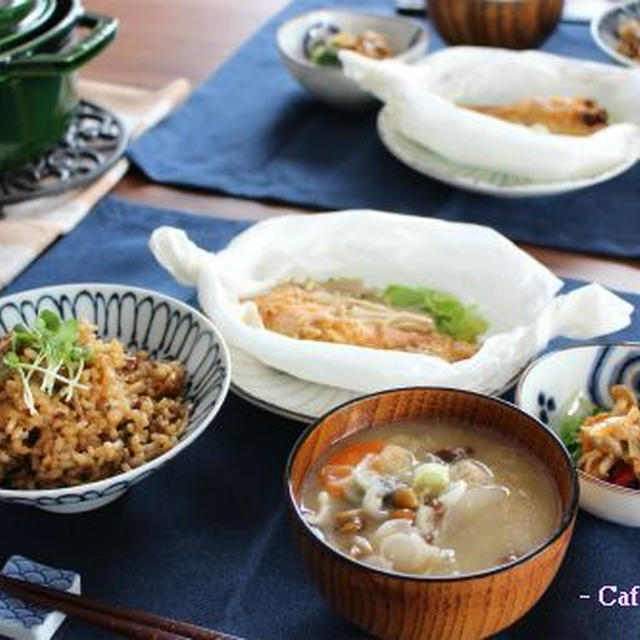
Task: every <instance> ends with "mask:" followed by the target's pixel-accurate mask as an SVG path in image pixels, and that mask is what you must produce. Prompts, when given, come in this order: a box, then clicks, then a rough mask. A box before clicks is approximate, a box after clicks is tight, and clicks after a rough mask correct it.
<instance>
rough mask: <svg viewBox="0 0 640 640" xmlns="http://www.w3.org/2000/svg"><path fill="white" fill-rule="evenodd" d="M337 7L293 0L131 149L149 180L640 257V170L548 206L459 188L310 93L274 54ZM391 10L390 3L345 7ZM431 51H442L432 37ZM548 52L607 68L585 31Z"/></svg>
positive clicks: (556, 40) (573, 32)
mask: <svg viewBox="0 0 640 640" xmlns="http://www.w3.org/2000/svg"><path fill="white" fill-rule="evenodd" d="M341 4H343V3H341V2H340V1H339V0H296V1H295V2H293V3H292V4H291V5H289V6H288V7H287V8H286V9H284V10H283V11H282V12H281V13H280V14H278V15H277V16H275V17H274V18H273V19H271V20H270V21H269V22H268V23H267V24H266V25H265V26H264V27H263V28H262V29H260V30H259V31H258V32H257V33H256V34H255V35H253V36H252V37H251V38H250V39H249V40H248V42H247V43H246V44H244V45H243V46H242V47H241V48H240V49H239V50H238V51H237V52H236V53H235V55H234V56H233V57H232V58H231V59H230V60H229V61H228V62H226V63H225V64H224V65H223V66H222V67H221V68H220V70H219V71H218V72H217V73H215V74H214V75H213V76H212V77H211V78H210V79H209V80H208V81H206V82H205V83H204V84H203V85H202V86H201V87H200V88H199V89H198V90H196V91H195V93H194V94H193V95H192V96H191V98H190V99H189V100H188V101H187V102H186V104H185V105H184V106H183V107H182V108H181V109H180V110H179V111H178V112H177V113H176V114H175V115H173V116H172V117H170V118H169V119H167V120H166V121H165V122H163V123H162V124H161V125H159V126H158V127H156V128H155V129H153V130H152V131H150V132H148V133H147V134H146V135H145V136H143V137H142V138H141V139H140V140H139V141H138V142H137V143H136V144H134V145H133V147H132V149H131V150H130V157H131V159H132V160H133V161H134V162H135V164H136V165H137V166H138V167H139V168H140V169H141V170H142V171H143V172H144V173H145V174H146V175H147V176H148V177H149V178H151V179H152V180H155V181H157V182H162V183H168V184H175V185H182V186H188V187H197V188H202V189H208V190H213V191H221V192H224V193H228V194H231V195H235V196H241V197H246V198H261V199H274V200H279V201H284V202H288V203H292V204H296V205H302V206H309V207H312V208H319V209H347V208H375V209H383V210H388V211H398V212H404V213H412V214H415V215H429V216H436V217H439V218H444V219H447V220H460V221H468V222H477V223H480V224H486V225H489V226H492V227H494V228H495V229H498V230H499V231H501V232H502V233H504V234H505V235H507V236H509V237H510V238H511V239H513V240H515V241H517V242H521V243H529V244H537V245H542V246H547V247H555V248H559V249H566V250H574V251H588V252H598V253H603V254H607V255H611V256H619V257H640V206H639V204H638V203H639V202H640V166H636V167H634V168H633V169H631V170H630V171H628V172H627V173H625V174H624V175H622V176H619V177H618V178H615V179H614V180H611V181H610V182H607V183H605V184H602V185H598V186H594V187H591V188H588V189H585V190H582V191H579V192H574V193H571V194H566V195H563V196H555V197H548V198H526V199H517V200H504V199H499V198H492V197H488V196H482V195H477V194H470V193H466V192H463V191H459V190H456V189H453V188H451V187H449V186H447V185H444V184H442V183H439V182H437V181H434V180H431V179H430V178H426V177H425V176H423V175H421V174H419V173H417V172H415V171H413V170H412V169H409V168H408V167H406V166H404V165H403V164H402V163H400V162H399V161H398V160H396V159H395V158H394V157H393V156H391V154H390V153H389V152H388V151H387V150H386V149H385V148H384V146H383V145H382V143H381V142H380V140H379V139H378V135H377V133H376V123H375V119H376V113H375V111H370V112H365V113H359V114H353V113H351V114H350V113H344V112H340V111H337V110H334V109H331V108H329V107H327V106H324V105H323V104H322V103H320V102H318V101H317V100H315V99H313V98H312V97H310V96H309V95H308V94H306V93H305V92H304V91H303V90H302V89H301V88H300V87H299V86H298V85H297V83H296V82H295V80H293V79H292V78H291V77H290V76H289V73H288V72H287V70H286V69H285V68H284V66H283V65H282V63H281V62H280V60H279V59H278V54H277V51H276V47H275V32H276V29H277V27H278V26H279V25H280V24H281V23H282V22H283V21H284V20H286V19H287V18H288V17H291V16H292V15H295V14H297V13H301V12H303V11H306V10H309V9H312V8H318V7H321V6H334V5H341ZM349 5H350V6H353V7H360V8H361V9H365V10H372V11H385V12H390V11H391V6H392V2H391V1H390V0H350V2H349ZM430 38H431V45H430V48H431V49H432V50H433V49H437V48H440V47H441V46H442V42H441V41H440V40H439V38H438V36H437V34H436V33H435V31H433V30H431V33H430ZM543 49H544V50H545V51H549V52H553V53H557V54H562V55H568V56H574V57H580V58H588V59H592V60H596V61H601V62H604V61H607V58H606V57H605V56H604V54H602V53H601V52H600V51H599V49H597V48H596V45H595V44H594V43H593V41H592V40H591V36H590V35H589V29H588V27H587V26H586V25H584V24H574V23H561V24H560V26H559V27H558V29H557V31H556V32H555V34H554V35H553V36H552V37H551V38H550V39H549V41H548V42H547V43H546V44H545V46H544V47H543Z"/></svg>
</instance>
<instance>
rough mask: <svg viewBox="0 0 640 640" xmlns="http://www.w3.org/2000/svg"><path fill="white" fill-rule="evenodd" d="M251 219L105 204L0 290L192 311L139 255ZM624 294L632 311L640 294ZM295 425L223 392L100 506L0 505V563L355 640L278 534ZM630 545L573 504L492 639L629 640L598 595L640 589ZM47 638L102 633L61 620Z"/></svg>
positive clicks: (223, 615) (193, 609)
mask: <svg viewBox="0 0 640 640" xmlns="http://www.w3.org/2000/svg"><path fill="white" fill-rule="evenodd" d="M248 224H249V223H246V222H236V221H230V220H221V219H211V218H207V217H204V216H190V215H185V214H181V213H176V212H170V211H165V210H159V209H152V208H149V207H145V206H141V205H138V204H133V203H130V202H127V201H123V200H118V199H115V198H109V199H107V200H105V201H103V202H102V203H101V204H100V205H99V206H98V207H97V208H96V209H95V210H94V211H93V212H92V213H90V214H89V215H88V216H87V218H86V219H85V220H84V221H83V222H82V223H81V224H80V225H79V226H78V227H77V228H76V229H75V230H74V231H73V232H72V233H71V234H69V235H68V236H66V237H65V238H63V239H61V240H60V241H59V242H58V243H57V244H55V245H54V246H53V247H52V248H51V249H50V250H49V251H48V252H47V253H46V254H44V255H43V256H42V257H41V258H40V259H39V260H37V261H36V262H35V263H34V264H33V265H32V266H31V267H30V268H29V269H27V271H25V272H24V273H23V275H22V276H21V277H20V278H18V279H17V280H16V281H14V282H13V284H12V285H11V286H10V287H8V288H7V290H5V291H4V292H3V293H11V292H15V291H20V290H24V289H28V288H32V287H39V286H46V285H53V284H59V283H67V282H80V281H85V282H89V281H103V282H114V283H123V284H131V285H137V286H142V287H149V288H151V289H155V290H159V291H162V292H163V293H166V294H169V295H173V296H176V297H178V298H181V299H183V300H185V301H187V302H189V303H192V304H194V303H195V299H194V292H193V291H192V290H190V289H185V288H183V287H181V286H180V285H177V284H176V283H175V282H174V281H173V280H172V278H171V277H170V276H169V275H168V274H166V273H165V272H164V271H163V270H162V269H161V268H160V267H159V266H158V265H157V264H156V263H155V261H154V259H153V258H152V256H151V254H150V253H149V251H148V249H147V240H148V237H149V234H150V233H151V231H152V230H153V229H154V228H156V227H158V226H160V225H174V226H180V227H182V228H183V229H185V231H187V233H188V234H189V235H190V236H191V237H192V238H193V239H194V240H195V241H196V242H198V243H199V244H201V245H202V246H205V247H207V248H209V249H212V250H218V249H220V248H222V247H223V246H224V245H226V244H227V242H228V241H229V240H230V239H231V238H232V237H233V236H234V235H235V234H236V233H238V232H239V231H241V230H242V229H244V228H246V226H248ZM575 284H576V283H572V284H571V285H570V286H575ZM624 297H625V298H626V299H628V300H629V301H630V302H632V303H633V304H635V305H636V307H637V308H638V307H640V297H638V296H632V295H625V296H624ZM639 329H640V317H638V314H636V317H635V318H634V324H633V326H632V327H631V328H629V329H627V330H625V331H621V332H619V333H618V334H616V335H615V336H611V338H612V339H613V338H617V339H630V338H632V337H634V336H637V335H638V330H639ZM300 430H301V427H300V425H298V424H295V423H292V422H289V421H287V420H285V419H283V418H279V417H276V416H273V415H271V414H269V413H266V412H264V411H262V410H260V409H257V408H255V407H253V406H252V405H250V404H248V403H247V402H246V401H244V400H241V399H240V398H237V397H235V396H233V395H230V396H229V398H228V400H227V401H226V402H225V404H224V406H223V408H222V411H221V413H220V414H219V416H218V417H217V418H216V420H215V423H214V424H213V425H212V426H211V428H210V429H209V430H208V431H207V432H206V433H205V434H204V435H203V436H202V437H201V438H200V439H199V440H198V441H197V443H195V444H194V445H193V446H192V447H190V448H189V449H187V450H186V451H185V452H183V453H181V454H180V455H179V456H178V457H177V458H176V459H175V460H173V461H171V462H170V463H169V464H167V465H166V466H165V467H164V468H163V469H162V470H160V471H159V472H158V473H157V474H155V475H154V476H153V477H151V478H149V479H148V480H145V481H144V482H143V483H142V484H140V485H139V486H137V487H135V488H134V489H133V490H132V491H131V492H130V493H128V494H127V495H126V496H125V497H124V498H122V499H120V500H118V501H117V502H115V503H113V504H111V505H108V506H107V507H104V508H102V509H100V510H98V511H94V512H91V513H87V514H78V515H56V514H50V513H45V512H42V511H37V510H33V509H29V508H26V507H21V506H17V505H4V504H0V523H1V535H0V564H1V563H2V562H3V561H4V559H6V558H7V557H8V556H10V555H12V554H22V555H26V556H28V557H31V558H33V559H35V560H38V561H40V562H43V563H45V564H48V565H51V566H55V567H62V568H69V569H75V570H77V571H79V572H81V573H82V581H83V591H84V592H85V593H87V594H89V595H92V596H95V597H97V598H100V599H103V600H105V601H107V602H111V603H114V604H119V605H121V606H126V607H130V608H138V609H143V610H148V611H151V612H154V613H158V614H161V615H167V616H171V617H175V618H180V619H185V620H190V621H193V622H195V623H198V624H201V625H205V626H209V627H212V628H217V629H222V630H225V631H227V632H231V633H234V634H236V635H241V636H243V637H245V638H247V639H251V640H301V639H304V640H359V639H361V638H366V637H368V636H367V635H366V634H364V633H362V632H361V631H359V630H357V629H355V628H354V627H352V626H351V625H349V624H348V623H346V622H344V621H343V620H342V619H341V618H339V617H338V616H337V615H335V614H334V613H332V611H331V610H330V608H329V607H328V605H327V604H326V603H325V601H324V600H323V599H322V598H321V597H320V595H319V594H318V593H317V592H316V590H315V588H314V587H313V585H312V584H311V582H310V580H309V579H308V577H307V575H306V573H305V571H304V569H303V567H302V564H301V561H300V559H299V556H298V552H297V549H296V548H295V545H294V543H293V537H292V536H291V535H290V532H289V529H288V524H287V521H286V517H285V501H284V495H283V485H282V473H283V470H284V465H285V461H286V458H287V455H288V453H289V451H290V449H291V447H292V445H293V443H294V441H295V439H296V438H297V437H298V435H299V433H300ZM637 539H638V532H637V530H635V529H628V528H624V527H619V526H615V525H613V524H609V523H606V522H603V521H600V520H597V519H595V518H593V517H591V516H589V515H588V514H586V513H582V512H581V513H580V515H579V518H578V525H577V529H576V533H575V536H574V539H573V542H572V544H571V547H570V549H569V552H568V556H567V559H566V561H565V563H564V565H563V567H562V569H561V570H560V573H559V575H558V577H557V579H556V580H555V581H554V583H553V584H552V586H551V588H550V589H549V591H548V592H547V593H546V594H545V596H544V597H543V598H542V600H541V601H540V603H539V604H538V605H537V606H536V607H535V608H534V609H533V610H532V611H531V613H530V614H529V615H528V616H526V617H525V619H524V620H523V621H522V622H520V623H519V624H517V625H516V626H514V627H512V628H511V629H510V630H508V631H507V632H504V633H503V634H501V635H500V638H502V639H504V640H520V639H535V640H542V639H545V640H554V639H557V640H568V639H570V638H576V639H580V640H585V639H589V638H594V639H595V638H606V639H607V640H629V639H631V638H634V637H635V635H634V634H635V633H636V630H637V629H638V626H639V625H640V608H636V609H631V608H629V609H622V608H618V607H608V608H607V607H602V606H599V605H598V604H597V602H596V598H597V591H598V589H599V588H600V587H601V586H602V585H607V584H610V585H618V586H619V587H620V588H621V589H622V588H625V589H628V588H630V587H631V586H632V585H633V584H635V583H636V582H637V580H638V550H637V549H638V542H637ZM580 594H590V595H591V600H581V599H580V598H579V595H580ZM56 638H59V640H97V639H107V638H113V635H112V634H108V633H105V632H103V631H100V630H96V629H92V628H89V627H86V626H84V625H83V624H81V623H79V622H77V621H69V622H67V623H65V625H64V626H63V627H62V629H61V630H60V632H59V633H58V635H57V636H56Z"/></svg>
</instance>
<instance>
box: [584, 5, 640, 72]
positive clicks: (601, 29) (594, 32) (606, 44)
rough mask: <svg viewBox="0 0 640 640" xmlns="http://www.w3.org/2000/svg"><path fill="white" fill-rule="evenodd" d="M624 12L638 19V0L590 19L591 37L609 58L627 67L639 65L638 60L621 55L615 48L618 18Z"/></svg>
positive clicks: (639, 6)
mask: <svg viewBox="0 0 640 640" xmlns="http://www.w3.org/2000/svg"><path fill="white" fill-rule="evenodd" d="M625 14H626V15H627V16H628V17H630V18H637V19H638V20H640V2H639V1H638V0H632V1H631V2H626V3H625V4H623V5H618V6H616V7H612V8H611V9H608V10H607V11H605V12H604V13H601V14H600V15H598V16H596V17H594V18H593V20H592V21H591V37H592V38H593V39H594V40H595V43H596V44H597V45H598V47H600V49H602V51H604V52H605V53H606V54H607V55H608V56H609V57H610V58H613V59H614V60H617V61H618V62H620V63H622V64H624V65H627V66H628V67H634V66H636V65H640V61H638V60H632V59H631V58H627V56H623V55H622V54H621V53H618V51H617V50H616V46H617V44H618V33H617V29H618V20H619V19H620V18H621V17H622V16H624V15H625Z"/></svg>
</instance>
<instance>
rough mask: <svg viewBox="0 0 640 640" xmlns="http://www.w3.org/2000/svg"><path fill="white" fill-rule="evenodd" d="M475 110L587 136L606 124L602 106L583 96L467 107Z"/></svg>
mask: <svg viewBox="0 0 640 640" xmlns="http://www.w3.org/2000/svg"><path fill="white" fill-rule="evenodd" d="M464 108H465V109H470V110H471V111H477V112H478V113H483V114H485V115H487V116H493V117H494V118H499V119H501V120H506V121H507V122H513V123H514V124H521V125H525V126H527V127H533V126H544V127H546V129H547V130H548V131H549V133H556V134H563V135H569V136H588V135H590V134H592V133H594V132H596V131H598V130H599V129H602V128H604V127H606V126H607V121H608V115H607V111H606V109H603V108H602V107H600V106H599V105H598V104H597V103H596V102H595V100H589V99H587V98H565V97H561V96H553V97H550V98H535V97H534V98H528V99H527V100H522V101H520V102H516V103H514V104H509V105H502V106H468V105H465V107H464Z"/></svg>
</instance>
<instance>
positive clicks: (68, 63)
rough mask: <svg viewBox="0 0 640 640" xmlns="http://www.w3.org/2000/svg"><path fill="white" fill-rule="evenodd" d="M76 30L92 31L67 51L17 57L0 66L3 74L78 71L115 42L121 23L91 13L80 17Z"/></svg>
mask: <svg viewBox="0 0 640 640" xmlns="http://www.w3.org/2000/svg"><path fill="white" fill-rule="evenodd" d="M76 27H86V28H88V29H90V31H89V33H88V34H87V35H86V36H85V37H84V38H82V40H79V41H78V42H76V43H74V44H72V45H71V47H70V48H69V49H68V50H64V51H61V52H60V53H36V54H34V55H32V56H24V57H21V58H15V59H14V60H10V61H8V62H7V63H5V64H1V63H0V71H3V72H7V73H9V74H11V75H12V76H41V75H48V74H56V73H69V72H71V71H75V70H76V69H77V68H79V67H81V66H82V65H83V64H85V62H88V61H89V60H91V58H93V57H94V56H95V55H97V54H98V53H100V51H102V50H103V49H104V48H105V47H106V46H107V45H108V44H109V43H110V42H111V41H112V40H113V39H114V37H115V35H116V30H117V28H118V21H117V20H116V19H115V18H110V17H108V16H103V15H101V14H99V13H90V12H88V13H85V14H83V15H81V16H80V17H79V18H78V22H77V24H76Z"/></svg>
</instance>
